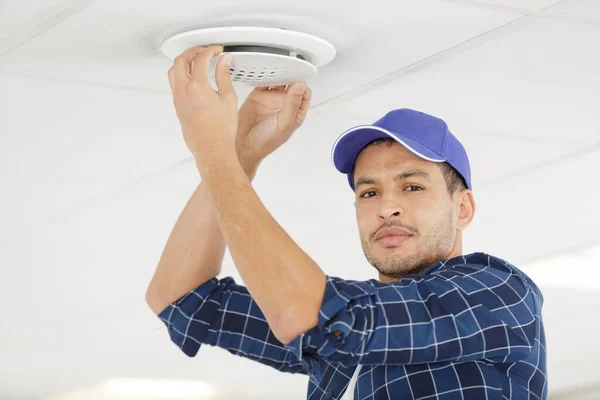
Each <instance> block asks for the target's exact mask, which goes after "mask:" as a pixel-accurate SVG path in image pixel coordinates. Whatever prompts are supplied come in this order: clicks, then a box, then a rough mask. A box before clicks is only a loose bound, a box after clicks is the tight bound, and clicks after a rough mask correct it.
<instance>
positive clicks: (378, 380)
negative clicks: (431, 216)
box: [159, 253, 548, 400]
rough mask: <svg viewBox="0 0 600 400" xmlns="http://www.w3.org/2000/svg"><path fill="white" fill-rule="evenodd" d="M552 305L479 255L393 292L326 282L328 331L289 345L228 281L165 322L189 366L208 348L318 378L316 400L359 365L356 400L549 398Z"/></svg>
mask: <svg viewBox="0 0 600 400" xmlns="http://www.w3.org/2000/svg"><path fill="white" fill-rule="evenodd" d="M542 302H543V298H542V294H541V292H540V290H539V289H538V288H537V286H536V285H535V284H534V283H533V282H532V281H531V279H529V278H528V277H527V276H526V275H525V274H524V273H523V272H521V271H520V270H518V269H517V268H516V267H514V266H513V265H511V264H509V263H507V262H506V261H503V260H501V259H498V258H496V257H493V256H490V255H487V254H484V253H474V254H470V255H466V256H460V257H455V258H452V259H450V260H445V261H441V262H439V263H437V264H435V265H433V266H431V267H430V268H428V269H427V270H426V271H424V272H423V273H422V274H421V275H410V276H408V277H406V278H404V279H401V280H399V281H395V282H391V283H383V282H380V281H378V280H369V281H362V282H358V281H349V280H343V279H340V278H335V277H330V276H328V277H327V286H326V290H325V296H324V298H323V303H322V306H321V310H320V312H319V322H318V325H317V326H315V327H314V328H311V329H310V330H308V331H307V332H305V333H303V334H301V335H299V336H298V337H297V338H295V339H294V340H293V341H292V342H290V343H289V344H287V345H283V344H282V343H281V342H279V341H278V340H277V339H276V338H275V336H273V333H272V332H271V330H270V328H269V325H268V323H267V321H266V320H265V317H264V315H263V314H262V312H261V311H260V309H259V308H258V306H257V304H256V303H255V302H254V301H253V300H252V297H250V295H249V294H248V290H247V289H246V288H244V287H243V286H239V285H236V284H235V282H234V281H233V279H232V278H229V277H228V278H224V279H222V280H218V279H216V278H214V279H212V280H210V281H208V282H206V283H205V284H203V285H201V286H200V287H198V288H197V289H195V290H193V291H191V292H190V293H187V294H186V295H184V296H183V297H181V298H180V299H178V300H177V301H175V302H173V303H172V304H171V305H169V306H168V307H167V308H165V310H163V311H162V312H161V313H160V314H159V318H160V319H161V320H162V321H163V322H164V323H165V324H166V326H167V328H168V331H169V335H170V337H171V340H172V341H173V342H174V343H175V344H176V345H177V346H179V347H180V348H181V350H182V351H183V352H184V353H185V354H187V355H188V356H190V357H193V356H195V355H196V353H197V352H198V349H199V348H200V345H201V344H203V343H204V344H208V345H211V346H219V347H222V348H224V349H227V350H228V351H230V352H231V353H233V354H237V355H240V356H243V357H247V358H250V359H252V360H255V361H258V362H260V363H263V364H266V365H269V366H271V367H274V368H276V369H278V370H280V371H283V372H291V373H301V374H306V375H308V376H309V382H308V392H307V399H309V400H317V399H339V398H340V397H341V396H342V395H343V393H344V391H345V389H346V387H347V386H348V383H349V381H350V378H351V377H352V375H353V373H354V371H355V370H356V368H357V366H358V365H359V364H360V365H361V370H360V374H359V377H358V381H357V384H356V387H355V389H354V399H364V400H366V399H370V400H375V399H443V400H450V399H462V400H467V399H477V400H480V399H489V400H491V399H546V397H547V392H548V384H547V375H546V347H545V346H546V341H545V337H544V328H543V323H542V317H541V308H542ZM334 331H339V334H338V335H336V334H334V333H333V332H334Z"/></svg>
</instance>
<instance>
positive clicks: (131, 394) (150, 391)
mask: <svg viewBox="0 0 600 400" xmlns="http://www.w3.org/2000/svg"><path fill="white" fill-rule="evenodd" d="M100 387H101V388H102V390H103V391H104V392H105V393H106V394H108V395H110V396H115V397H118V398H146V399H173V400H175V399H210V398H214V397H215V396H216V395H217V394H218V393H217V392H218V391H217V388H216V387H215V386H214V385H210V384H208V383H205V382H196V381H180V380H176V379H139V378H114V379H109V380H107V381H105V382H104V383H102V384H101V386H100Z"/></svg>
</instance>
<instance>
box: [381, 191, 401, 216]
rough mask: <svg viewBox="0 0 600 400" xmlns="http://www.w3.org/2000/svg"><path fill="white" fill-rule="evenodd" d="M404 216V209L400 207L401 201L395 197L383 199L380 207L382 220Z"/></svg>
mask: <svg viewBox="0 0 600 400" xmlns="http://www.w3.org/2000/svg"><path fill="white" fill-rule="evenodd" d="M403 216H404V208H402V206H401V205H400V201H399V200H398V199H397V198H395V196H390V195H388V196H385V197H382V199H381V206H380V207H379V217H380V218H382V219H389V218H402V217H403Z"/></svg>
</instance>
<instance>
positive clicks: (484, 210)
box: [0, 0, 600, 399]
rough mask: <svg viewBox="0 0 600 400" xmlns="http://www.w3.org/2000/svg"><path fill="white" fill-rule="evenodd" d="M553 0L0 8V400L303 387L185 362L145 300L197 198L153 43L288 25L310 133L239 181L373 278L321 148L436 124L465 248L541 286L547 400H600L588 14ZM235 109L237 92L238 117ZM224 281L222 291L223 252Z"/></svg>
mask: <svg viewBox="0 0 600 400" xmlns="http://www.w3.org/2000/svg"><path fill="white" fill-rule="evenodd" d="M556 3H557V2H556V1H555V0H527V1H525V0H494V1H477V0H464V1H461V0H438V1H434V0H418V1H417V0H412V1H409V0H405V1H397V0H396V1H391V0H388V1H384V0H374V1H369V2H360V1H355V0H352V1H347V0H346V1H341V0H340V1H328V2H323V1H316V0H307V1H303V2H292V1H286V2H281V1H274V0H260V1H254V2H251V3H250V2H247V1H244V0H230V1H227V2H198V1H192V0H180V1H177V2H172V1H166V0H160V1H152V2H147V1H142V0H131V1H128V2H127V3H126V4H124V3H123V2H120V1H116V0H104V1H94V0H80V1H66V0H63V1H58V0H44V1H35V2H17V1H15V0H13V1H11V2H3V3H0V132H1V133H0V155H1V157H0V171H1V174H0V185H1V186H0V187H2V197H1V200H0V221H2V224H0V260H1V263H0V265H1V266H2V268H3V272H4V277H5V278H4V279H2V280H0V311H1V312H2V316H3V321H5V323H4V328H3V329H2V330H1V331H0V398H2V399H34V398H36V399H37V398H47V396H50V395H56V394H57V393H60V392H63V391H68V390H74V389H77V388H81V387H84V386H87V385H93V384H96V383H98V382H100V381H102V380H104V379H107V378H112V377H116V376H133V377H162V378H191V379H196V380H204V381H210V382H214V383H215V384H217V385H220V386H222V387H224V386H225V384H226V382H227V383H228V382H229V380H230V378H231V376H235V382H237V385H236V384H230V383H228V384H227V387H230V388H232V390H243V391H244V392H245V393H247V394H248V396H249V398H250V397H252V396H255V397H256V398H261V399H280V398H283V397H285V398H293V399H301V398H303V396H304V394H305V389H306V379H305V378H303V377H301V376H293V375H282V374H279V373H278V372H276V371H274V370H273V371H271V370H270V369H269V368H267V367H262V366H260V365H255V364H254V363H252V362H250V361H247V360H243V359H241V358H239V357H234V356H232V355H231V354H229V353H227V352H224V351H222V350H219V349H212V348H204V349H202V351H201V352H200V354H199V355H198V356H197V357H196V358H193V359H188V358H187V357H186V356H184V355H183V354H182V353H180V352H178V350H177V349H176V347H175V346H174V345H173V344H171V343H170V341H169V339H168V336H167V334H166V331H165V329H164V328H162V324H161V323H160V321H158V319H156V317H155V316H154V315H153V314H152V313H151V311H150V310H149V308H148V307H147V306H146V305H145V303H144V292H145V289H146V285H147V283H148V281H149V279H150V277H151V275H152V273H153V270H154V267H155V265H156V263H157V261H158V258H159V257H160V253H161V252H162V248H163V246H164V243H165V241H166V239H167V237H168V235H169V233H170V230H171V228H172V225H173V223H174V222H175V220H176V218H177V217H178V215H179V213H180V211H181V209H182V208H183V206H184V205H185V203H186V201H187V200H188V198H189V196H190V195H191V193H192V191H193V190H194V188H195V187H196V185H197V184H198V182H199V176H198V174H197V172H196V171H195V169H194V166H193V162H192V159H191V156H190V155H189V153H188V152H187V149H186V147H185V144H184V143H183V140H182V137H181V134H180V128H179V124H178V121H177V118H176V116H175V113H174V110H173V106H172V100H171V98H170V91H169V86H168V80H167V70H168V68H169V67H170V61H169V60H168V59H166V58H164V57H163V56H162V55H161V54H160V52H159V49H158V43H159V42H160V39H161V38H162V37H164V36H165V35H166V34H167V33H170V32H174V31H177V30H181V29H183V28H185V27H188V26H211V25H222V24H258V25H263V26H277V27H286V28H288V29H297V30H300V31H304V32H307V33H311V34H317V35H320V36H322V37H324V38H325V39H327V40H329V41H331V42H332V43H333V44H334V45H335V46H336V48H337V56H336V58H335V60H334V61H333V62H332V63H330V64H329V65H327V66H325V67H323V68H322V69H321V71H320V72H319V75H318V76H316V77H315V78H313V79H312V80H310V81H309V85H310V86H311V88H312V90H313V107H312V110H311V112H310V113H309V117H308V119H307V121H306V123H305V124H304V126H303V127H302V128H301V129H300V130H299V131H298V132H297V133H296V134H295V136H294V137H293V138H292V139H291V140H290V141H289V142H288V143H287V144H286V145H285V146H284V147H283V148H281V149H280V150H279V151H278V152H276V153H275V154H273V155H272V156H271V157H270V158H269V159H267V160H266V161H265V162H264V163H263V165H262V166H261V169H260V171H259V175H258V177H257V179H256V181H255V187H256V189H257V192H258V193H259V195H260V196H261V199H262V200H263V202H264V203H265V204H266V205H267V207H268V208H269V210H270V211H271V213H272V214H273V215H274V216H275V217H276V219H277V220H278V221H279V222H280V223H281V225H282V226H283V227H284V228H285V229H286V230H287V231H288V232H289V233H290V235H291V236H292V237H293V238H294V239H295V240H296V241H297V242H298V243H299V244H300V246H302V247H303V248H304V249H305V250H306V251H307V252H308V253H309V254H310V255H311V256H312V257H313V258H314V259H315V260H316V261H317V262H318V263H319V264H320V265H321V267H322V268H323V269H324V270H325V271H326V272H327V273H329V274H331V275H339V276H344V277H348V278H353V279H368V278H372V277H374V273H373V271H372V267H370V266H369V264H368V263H367V262H366V260H365V259H364V256H363V254H362V250H361V247H360V242H359V240H358V236H357V228H356V225H355V220H354V211H353V205H352V203H353V198H352V195H351V191H350V189H349V188H348V187H347V183H346V180H345V177H344V176H342V175H340V174H338V173H337V172H336V171H335V170H334V168H333V166H332V165H331V161H330V149H331V145H332V144H333V141H334V140H335V138H336V137H337V136H338V135H339V134H340V133H341V132H343V131H344V130H346V129H348V128H349V127H351V126H353V125H357V124H364V123H371V122H373V121H375V120H377V119H379V118H380V117H381V116H382V115H384V114H385V113H386V112H387V111H389V110H391V109H393V108H398V107H410V108H415V109H420V110H422V111H425V112H429V113H431V114H434V115H437V116H439V117H441V118H443V119H445V120H446V121H447V122H448V123H449V125H450V128H451V130H452V131H453V132H454V133H455V134H456V135H457V136H458V137H459V138H460V139H461V140H462V141H463V143H464V144H465V147H466V148H467V150H468V151H469V155H470V158H471V161H472V169H473V181H474V186H475V195H476V200H477V203H478V210H477V215H476V218H475V221H474V223H473V225H472V226H471V227H470V228H469V230H468V231H467V235H466V245H465V251H467V252H470V251H486V252H489V253H492V254H495V255H497V256H499V257H502V258H505V259H507V260H509V261H511V262H513V263H515V264H517V265H518V266H520V267H522V269H524V270H525V271H528V272H530V273H531V274H532V276H534V277H535V279H538V280H539V281H540V282H541V283H540V286H541V287H542V290H543V291H544V296H545V299H546V303H545V309H544V317H545V323H546V331H547V335H548V344H549V346H548V347H549V376H550V393H551V394H552V393H555V395H556V398H565V397H564V396H566V395H565V393H574V392H573V390H574V389H575V388H576V387H579V386H580V385H582V386H584V387H588V388H590V389H589V390H588V393H587V394H585V393H584V394H583V395H590V392H594V391H597V390H600V389H599V388H600V386H599V384H600V378H598V376H597V374H596V372H595V369H596V368H595V367H596V366H595V360H596V359H597V358H598V357H600V347H598V346H597V345H596V344H595V343H596V342H595V338H596V337H597V336H598V333H600V332H599V331H600V323H599V321H598V317H597V314H598V313H597V312H596V310H597V309H598V307H599V306H600V296H598V294H599V292H600V284H597V283H596V284H595V283H594V282H600V279H598V278H600V277H599V276H598V273H597V272H595V271H596V269H595V268H594V265H597V266H598V267H600V254H599V253H598V252H597V251H590V250H587V249H590V248H594V249H595V248H597V246H598V245H599V244H600V238H599V235H598V226H600V212H599V211H598V208H597V205H598V204H600V189H599V188H598V185H597V184H596V182H597V179H596V177H595V174H594V172H596V171H598V170H599V167H598V165H599V162H600V130H599V129H598V123H597V116H598V110H600V96H599V95H598V93H600V74H598V71H600V52H599V51H598V50H597V49H599V48H600V2H599V1H598V0H565V1H561V2H558V4H556ZM342 9H343V13H342V12H340V10H342ZM243 18H247V19H243ZM248 93H249V88H245V87H239V88H238V94H239V95H240V104H241V102H242V101H243V100H244V98H245V96H246V95H247V94H248ZM307 159H310V162H309V163H307V162H306V161H307ZM557 257H560V258H557ZM576 257H579V258H576ZM557 260H559V261H557ZM581 260H585V265H584V263H583V261H581ZM563 261H564V262H563ZM561 262H563V263H564V266H563V267H562V268H561ZM599 270H600V269H599ZM224 274H231V275H233V276H236V277H237V276H238V275H237V273H236V272H235V269H234V266H233V264H232V261H231V259H230V258H229V257H228V256H227V257H226V260H225V263H224ZM578 281H587V282H588V283H587V284H586V285H583V286H582V285H577V284H575V283H576V282H578ZM590 282H591V283H590ZM240 388H241V389H240ZM561 393H562V395H561ZM594 393H595V392H594ZM583 395H582V396H583ZM573 396H574V395H572V397H571V398H574V397H573ZM599 396H600V394H599ZM582 398H583V397H582Z"/></svg>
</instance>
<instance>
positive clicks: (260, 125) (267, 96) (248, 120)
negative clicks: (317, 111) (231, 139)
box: [235, 82, 312, 170]
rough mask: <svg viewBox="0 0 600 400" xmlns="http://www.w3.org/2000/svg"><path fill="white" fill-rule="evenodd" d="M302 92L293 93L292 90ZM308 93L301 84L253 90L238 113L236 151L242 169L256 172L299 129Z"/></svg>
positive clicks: (308, 100) (307, 106)
mask: <svg viewBox="0 0 600 400" xmlns="http://www.w3.org/2000/svg"><path fill="white" fill-rule="evenodd" d="M298 87H300V88H304V89H305V90H304V91H302V92H300V93H296V92H295V91H294V89H295V88H298ZM311 96H312V91H311V89H310V88H309V87H308V86H307V85H306V83H304V82H296V83H294V84H293V85H290V86H288V89H287V91H286V90H285V86H278V87H276V88H274V89H271V90H269V89H268V88H267V87H257V88H255V89H254V90H253V91H252V92H251V93H250V95H249V96H248V98H247V99H246V101H245V102H244V104H243V105H242V107H241V108H240V110H239V112H238V121H239V126H238V134H237V136H236V142H235V145H236V149H237V153H238V157H239V159H240V163H241V164H242V165H243V166H244V165H245V166H246V167H245V169H250V170H251V169H253V168H256V167H257V166H258V165H259V164H260V162H261V161H262V160H263V159H264V158H265V157H266V156H268V155H269V154H271V153H272V152H274V151H275V150H277V149H278V148H279V147H280V146H281V145H282V144H284V143H285V142H286V141H287V140H288V139H289V138H290V137H291V136H292V134H293V133H294V132H295V131H296V130H297V129H298V128H299V127H300V125H302V123H303V122H304V120H305V118H306V114H307V113H308V108H309V106H310V100H311Z"/></svg>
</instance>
